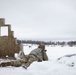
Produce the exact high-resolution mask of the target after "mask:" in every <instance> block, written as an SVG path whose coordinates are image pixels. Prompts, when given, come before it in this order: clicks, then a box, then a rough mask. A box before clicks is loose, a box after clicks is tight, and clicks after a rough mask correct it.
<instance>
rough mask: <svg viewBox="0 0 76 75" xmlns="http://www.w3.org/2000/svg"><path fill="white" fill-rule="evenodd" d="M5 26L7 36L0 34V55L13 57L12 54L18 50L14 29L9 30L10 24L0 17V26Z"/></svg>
mask: <svg viewBox="0 0 76 75" xmlns="http://www.w3.org/2000/svg"><path fill="white" fill-rule="evenodd" d="M5 26H6V27H8V36H0V57H6V56H8V57H14V54H15V53H18V52H19V50H20V46H19V44H18V43H17V39H16V38H15V37H14V31H11V25H9V24H5V19H4V18H2V19H0V28H1V27H5ZM0 33H1V31H0Z"/></svg>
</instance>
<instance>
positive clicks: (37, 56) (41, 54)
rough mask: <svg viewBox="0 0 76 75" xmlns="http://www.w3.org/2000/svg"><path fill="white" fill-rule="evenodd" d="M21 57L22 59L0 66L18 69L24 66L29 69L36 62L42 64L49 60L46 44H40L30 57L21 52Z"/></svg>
mask: <svg viewBox="0 0 76 75" xmlns="http://www.w3.org/2000/svg"><path fill="white" fill-rule="evenodd" d="M19 55H20V59H18V60H15V61H11V62H6V63H1V64H0V65H1V66H16V67H18V66H22V67H24V68H25V69H27V68H28V67H29V66H30V65H31V64H32V63H33V62H34V61H38V62H42V61H47V60H48V56H47V54H46V50H45V45H44V44H40V45H39V46H38V48H36V49H34V50H32V51H31V52H30V53H29V54H28V55H24V53H23V52H21V53H20V54H19Z"/></svg>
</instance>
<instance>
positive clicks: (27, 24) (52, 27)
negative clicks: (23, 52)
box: [0, 0, 76, 40]
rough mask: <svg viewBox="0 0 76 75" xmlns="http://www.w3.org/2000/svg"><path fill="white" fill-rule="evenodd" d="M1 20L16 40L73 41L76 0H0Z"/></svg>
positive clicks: (74, 37)
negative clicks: (4, 20) (11, 31)
mask: <svg viewBox="0 0 76 75" xmlns="http://www.w3.org/2000/svg"><path fill="white" fill-rule="evenodd" d="M0 18H5V19H6V24H11V25H12V30H13V31H14V35H15V37H17V38H28V39H29V38H33V39H44V38H45V39H72V40H73V39H75V40H76V0H0Z"/></svg>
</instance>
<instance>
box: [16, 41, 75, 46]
mask: <svg viewBox="0 0 76 75" xmlns="http://www.w3.org/2000/svg"><path fill="white" fill-rule="evenodd" d="M17 42H18V43H19V42H22V43H24V44H40V43H44V44H45V45H52V46H56V45H60V46H62V47H63V46H66V45H68V46H70V47H72V46H76V41H68V42H66V41H62V42H60V41H56V42H54V41H49V42H45V41H33V40H17Z"/></svg>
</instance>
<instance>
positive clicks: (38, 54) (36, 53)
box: [30, 48, 48, 61]
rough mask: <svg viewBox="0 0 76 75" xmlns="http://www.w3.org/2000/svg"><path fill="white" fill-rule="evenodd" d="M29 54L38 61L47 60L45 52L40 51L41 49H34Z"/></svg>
mask: <svg viewBox="0 0 76 75" xmlns="http://www.w3.org/2000/svg"><path fill="white" fill-rule="evenodd" d="M30 54H32V55H34V56H36V57H37V58H38V59H39V61H42V60H44V61H46V60H48V56H47V54H46V51H45V50H42V49H41V48H36V49H34V50H32V51H31V52H30Z"/></svg>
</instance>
